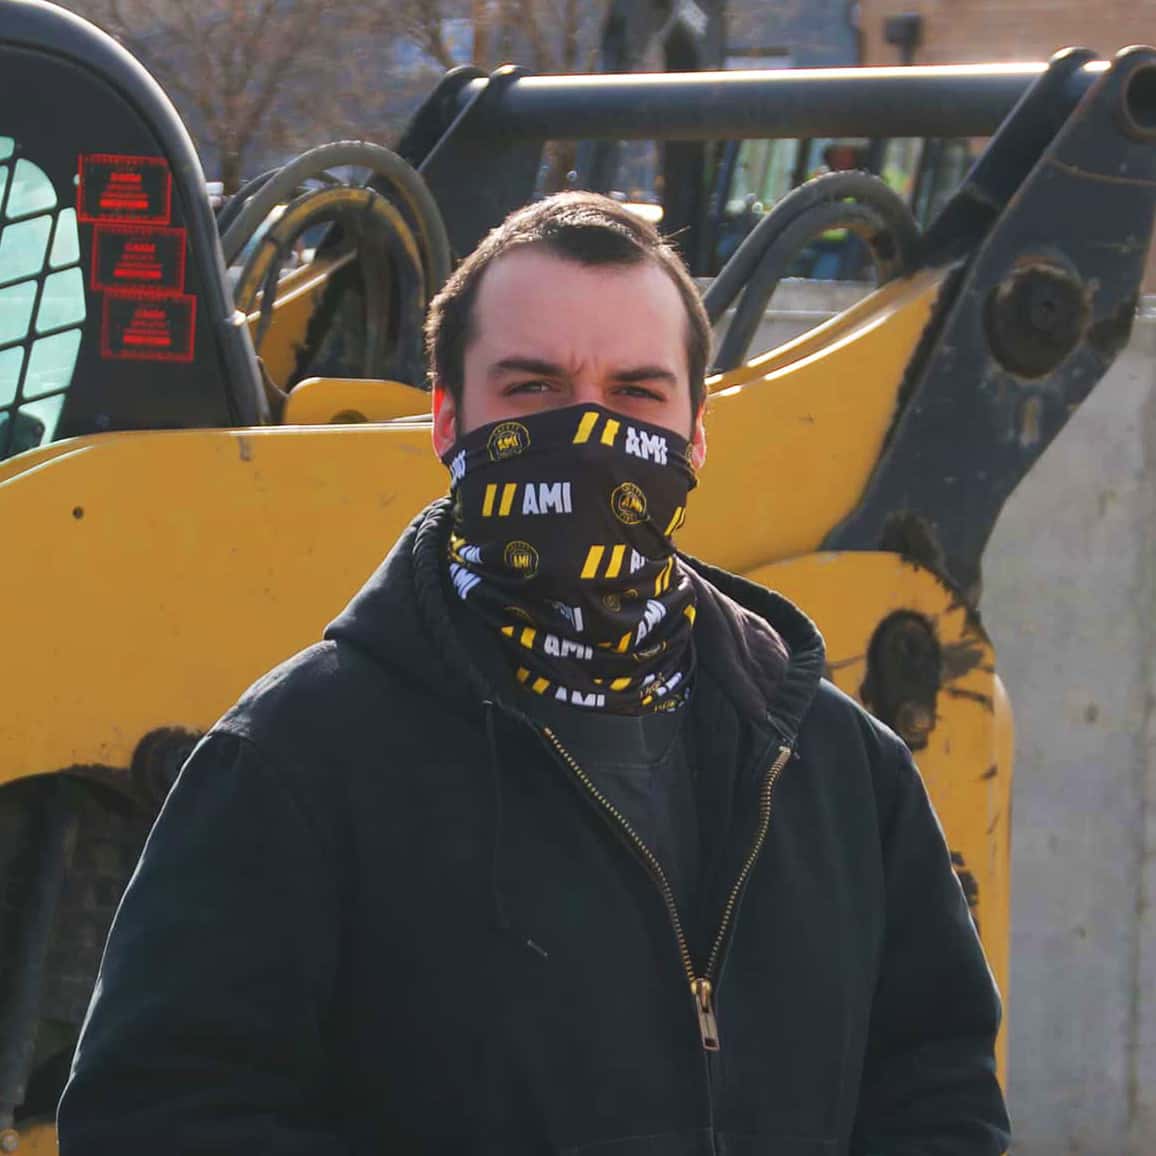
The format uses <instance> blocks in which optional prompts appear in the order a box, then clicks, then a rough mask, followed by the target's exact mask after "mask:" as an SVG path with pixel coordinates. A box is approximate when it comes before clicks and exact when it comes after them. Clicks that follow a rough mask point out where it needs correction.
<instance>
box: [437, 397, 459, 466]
mask: <svg viewBox="0 0 1156 1156" xmlns="http://www.w3.org/2000/svg"><path fill="white" fill-rule="evenodd" d="M457 440H458V407H457V403H456V402H455V401H454V399H453V395H452V394H451V393H450V392H449V390H448V389H445V388H444V387H443V386H441V385H439V384H438V383H437V382H436V381H435V382H434V386H433V447H434V453H435V454H437V456H438V457H439V458H444V457H445V456H446V454H447V453H449V450H450V447H451V446H452V445H453V444H454V442H456V441H457Z"/></svg>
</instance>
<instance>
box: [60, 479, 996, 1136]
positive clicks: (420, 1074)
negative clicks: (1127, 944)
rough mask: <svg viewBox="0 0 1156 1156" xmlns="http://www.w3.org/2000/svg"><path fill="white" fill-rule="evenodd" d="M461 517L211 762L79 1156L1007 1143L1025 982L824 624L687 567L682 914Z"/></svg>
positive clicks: (138, 959)
mask: <svg viewBox="0 0 1156 1156" xmlns="http://www.w3.org/2000/svg"><path fill="white" fill-rule="evenodd" d="M448 530H449V518H448V509H447V506H446V504H445V503H444V502H440V503H435V504H434V505H433V506H431V507H430V508H429V509H427V510H426V511H424V512H423V513H422V514H421V515H420V516H419V517H418V518H417V519H416V520H415V522H414V523H413V525H412V526H411V527H410V529H409V530H408V531H407V533H406V534H405V535H403V537H402V538H401V540H400V541H399V542H398V544H397V546H396V547H395V548H394V550H393V551H392V552H391V554H390V555H389V557H388V558H387V559H386V560H385V562H384V563H383V565H382V567H381V568H380V569H379V570H378V572H377V573H376V574H375V575H374V577H373V578H372V579H371V580H370V582H369V583H368V584H367V586H366V587H365V588H364V589H363V590H362V592H361V593H360V594H359V595H358V596H357V597H356V598H355V599H354V601H353V602H352V603H351V605H350V606H349V608H348V609H347V610H346V611H345V613H344V614H342V615H341V617H340V618H338V619H337V621H336V622H335V623H333V624H332V626H331V627H330V628H329V630H328V631H327V632H326V641H324V642H323V643H321V644H319V645H317V646H315V647H312V648H310V649H309V650H306V651H304V652H303V653H301V654H299V655H298V656H296V657H295V658H293V659H292V660H290V661H289V662H288V663H286V664H285V665H283V666H281V667H279V668H278V669H277V670H275V671H273V672H272V673H271V674H269V675H268V676H266V677H265V678H264V679H262V680H261V681H260V682H258V683H257V684H256V685H255V686H254V687H253V688H251V690H250V691H249V692H247V693H246V695H245V696H244V697H243V698H242V699H241V700H240V702H239V703H238V704H237V706H236V707H235V708H234V709H233V710H232V711H230V712H229V713H228V714H227V715H226V716H225V717H224V718H223V719H222V720H221V721H220V722H219V723H218V724H217V725H216V726H215V727H214V728H213V729H212V730H211V731H210V733H209V734H208V735H207V736H206V737H205V738H204V740H203V741H202V742H201V744H200V745H199V747H198V748H197V750H196V751H195V752H194V754H193V756H192V757H191V758H190V760H189V762H188V763H187V764H186V765H185V767H184V769H183V770H182V772H181V775H180V777H179V779H178V781H177V783H176V785H175V787H174V788H173V791H172V792H171V794H170V796H169V798H168V800H167V801H166V803H165V806H164V808H163V809H162V812H161V815H160V817H159V819H158V821H157V824H156V826H155V828H154V830H153V832H152V834H151V836H150V838H149V841H148V844H147V845H146V848H145V851H144V854H143V855H142V858H141V861H140V864H139V866H138V868H137V871H136V873H135V875H134V877H133V879H132V881H131V883H130V884H129V887H128V889H127V891H126V894H125V897H124V899H123V901H122V904H121V907H120V909H119V911H118V913H117V916H116V919H115V920H114V923H113V926H112V930H111V932H110V937H109V942H108V946H107V949H106V953H105V958H104V962H103V965H102V968H101V974H100V978H99V980H98V983H97V988H96V991H95V994H94V997H93V1003H92V1006H91V1008H90V1012H89V1016H88V1019H87V1021H86V1023H85V1026H84V1029H83V1031H82V1034H81V1039H80V1043H79V1045H78V1049H77V1054H76V1058H75V1061H74V1066H73V1072H72V1077H71V1080H70V1082H69V1085H68V1087H67V1089H66V1091H65V1094H64V1098H63V1100H62V1102H61V1106H60V1114H59V1136H60V1142H61V1152H62V1156H106V1154H107V1156H114V1154H115V1156H146V1154H147V1156H155V1153H157V1152H164V1153H166V1154H167V1156H185V1154H187V1156H193V1154H194V1153H196V1154H198V1156H200V1154H203V1153H239V1152H245V1153H270V1154H274V1153H275V1154H276V1156H297V1154H300V1156H305V1154H306V1153H308V1154H309V1156H370V1154H373V1156H378V1154H384V1153H390V1154H391V1156H392V1154H395V1153H433V1152H436V1153H495V1154H496V1153H567V1154H572V1156H579V1154H583V1156H585V1154H590V1156H594V1154H597V1156H658V1154H662V1156H691V1154H694V1156H707V1154H712V1156H718V1154H727V1156H731V1154H733V1156H745V1154H748V1153H749V1154H752V1156H753V1154H755V1153H766V1154H774V1156H838V1154H843V1153H848V1154H854V1156H915V1154H917V1153H918V1154H919V1156H930V1154H935V1156H965V1154H966V1156H973V1154H974V1156H988V1154H990V1156H996V1154H997V1153H1000V1152H1002V1151H1004V1149H1005V1147H1006V1143H1007V1139H1008V1133H1007V1118H1006V1114H1005V1111H1004V1107H1003V1100H1002V1097H1001V1095H1000V1091H999V1087H998V1085H997V1083H996V1079H995V1073H994V1062H993V1043H994V1037H995V1033H996V1029H997V1026H998V1020H999V1003H998V998H997V995H996V992H995V988H994V985H993V983H992V979H991V975H990V972H989V970H988V968H987V965H986V963H985V961H984V958H983V953H982V951H981V949H980V946H979V943H978V940H977V938H976V935H975V930H974V927H973V925H972V922H971V919H970V916H969V913H968V909H967V905H966V902H965V900H964V897H963V894H962V892H961V890H960V887H959V885H958V882H957V881H956V879H955V876H954V874H953V872H952V870H951V865H950V860H949V854H948V850H947V847H946V845H945V843H944V840H943V836H942V833H941V831H940V829H939V826H938V824H937V822H936V820H935V817H934V814H933V813H932V810H931V808H930V805H929V803H928V799H927V795H926V792H925V790H924V788H923V785H922V783H921V781H920V779H919V776H918V773H917V772H916V770H915V768H914V766H913V764H912V762H911V759H910V756H909V755H908V753H907V750H906V748H905V747H904V746H903V744H902V743H901V742H900V741H899V740H898V739H897V738H896V737H895V736H894V735H893V734H892V733H891V732H890V731H888V730H887V729H886V728H884V727H883V726H881V725H880V724H879V723H878V722H876V721H875V720H873V719H871V718H870V716H868V715H867V714H866V713H865V712H864V711H862V710H861V709H860V708H859V707H858V706H856V705H855V704H854V703H853V702H852V701H851V700H850V699H848V698H847V697H845V696H844V695H842V694H841V693H840V692H839V691H837V690H836V689H835V688H834V687H833V686H831V685H830V684H829V683H827V682H825V681H823V680H822V679H821V677H820V675H821V671H822V669H823V647H822V641H821V639H820V637H819V635H818V633H817V631H816V630H815V629H814V627H813V626H812V625H811V623H810V622H809V621H808V620H807V619H806V617H805V616H804V615H803V614H802V613H800V612H799V611H798V610H797V609H795V608H794V607H792V606H791V605H790V604H789V603H787V602H786V601H785V600H784V599H782V598H780V597H778V596H777V595H774V594H772V593H770V592H769V591H766V590H765V589H762V588H761V587H757V586H754V585H752V584H751V583H748V582H745V581H743V580H741V579H738V578H735V577H734V576H732V575H727V574H725V573H723V572H721V571H718V570H714V569H712V568H710V567H707V566H704V565H702V564H701V563H697V562H694V561H692V560H686V564H687V565H688V567H689V568H690V573H691V574H692V576H693V580H694V582H695V596H696V600H697V606H698V617H697V619H696V623H695V644H696V654H697V662H698V669H697V672H696V685H695V693H694V696H693V697H692V700H691V705H690V707H689V708H688V709H693V711H694V712H695V723H694V725H695V729H696V733H698V734H700V735H704V736H710V738H709V743H708V744H706V747H705V749H703V750H701V751H700V752H699V758H700V763H701V769H700V773H699V775H698V776H697V780H696V784H697V785H696V790H697V792H698V795H697V799H696V802H697V810H698V820H699V825H700V828H701V830H702V832H703V846H704V847H709V848H710V853H709V854H707V855H706V856H705V859H704V862H703V863H701V864H700V871H699V879H698V885H697V887H696V901H695V904H694V907H695V910H694V911H692V912H686V911H679V910H678V907H677V903H672V902H671V901H670V896H669V891H670V888H669V887H667V888H666V889H665V890H664V888H663V886H662V873H661V870H657V871H656V869H655V865H654V864H652V863H651V862H649V861H648V859H647V857H646V855H645V847H643V848H640V847H639V846H638V845H637V844H636V842H635V841H634V840H633V839H632V838H631V832H630V829H629V826H628V824H627V825H625V826H624V824H623V823H621V822H619V821H618V820H617V819H616V818H615V817H614V815H613V814H612V813H611V812H610V810H608V808H607V806H606V805H605V804H606V800H605V799H604V798H603V799H600V798H599V792H598V791H597V789H596V788H595V789H594V790H591V784H590V783H589V782H588V781H583V773H582V771H581V767H580V766H577V767H576V766H575V765H572V763H573V759H572V757H568V752H567V751H566V750H565V748H564V746H563V747H562V748H561V749H559V743H558V741H557V738H556V736H552V732H550V731H549V730H548V728H543V726H542V725H541V724H540V723H537V722H535V721H533V720H531V719H530V718H528V717H527V716H526V715H525V714H524V713H523V712H522V710H521V709H520V706H519V700H518V698H517V696H516V694H514V693H513V689H514V688H511V687H510V686H508V685H506V684H505V683H504V681H503V679H502V678H501V676H500V675H498V674H496V673H494V672H486V671H484V670H483V667H480V666H479V665H478V663H477V661H476V660H475V654H474V646H473V643H472V642H471V639H470V636H469V633H468V631H463V630H462V629H460V628H458V627H456V626H455V624H454V620H453V619H452V618H451V615H450V612H449V608H450V603H449V601H448V598H449V597H450V596H449V595H447V591H446V586H445V578H444V575H443V572H442V559H443V558H444V551H445V541H446V536H447V534H448ZM483 666H484V664H483ZM692 979H695V980H701V979H708V980H709V984H710V998H709V1006H710V1012H711V1016H712V1017H713V1021H714V1022H713V1024H712V1025H711V1026H712V1030H713V1032H714V1034H715V1036H716V1037H717V1041H718V1047H717V1050H708V1047H707V1046H704V1044H705V1043H706V1042H707V1035H708V1033H707V1031H706V1028H705V1027H704V1017H703V1014H702V1004H701V1002H700V999H699V997H698V996H697V995H695V994H693V993H692V990H691V980H692ZM699 990H700V991H701V988H700V989H699Z"/></svg>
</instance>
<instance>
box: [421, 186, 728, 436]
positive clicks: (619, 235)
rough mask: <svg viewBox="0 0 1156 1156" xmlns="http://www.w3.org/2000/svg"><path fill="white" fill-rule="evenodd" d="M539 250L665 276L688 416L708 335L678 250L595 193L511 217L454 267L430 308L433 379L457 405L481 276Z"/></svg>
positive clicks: (697, 393) (557, 198) (702, 393)
mask: <svg viewBox="0 0 1156 1156" xmlns="http://www.w3.org/2000/svg"><path fill="white" fill-rule="evenodd" d="M525 245H540V246H542V247H543V248H545V249H547V250H549V251H550V252H551V253H555V254H557V255H558V256H559V257H562V258H564V259H566V260H568V261H575V262H577V263H578V264H580V265H637V264H639V263H640V262H642V261H654V262H655V264H657V265H659V266H660V267H661V268H662V269H664V270H665V271H666V273H667V275H668V276H669V277H670V279H671V280H672V281H673V282H674V284H675V287H676V288H677V289H678V292H679V295H680V296H681V297H682V302H683V304H684V305H685V306H686V320H687V325H686V361H687V371H688V375H689V379H690V399H691V406H692V412H694V413H696V414H697V413H698V411H699V409H700V408H701V406H702V403H703V401H704V400H705V397H706V384H705V379H706V367H707V363H708V362H709V360H710V348H711V328H710V322H709V321H708V320H707V316H706V311H705V310H704V309H703V307H702V299H701V298H700V297H699V292H698V287H697V286H696V285H695V283H694V279H693V278H692V277H691V275H690V273H689V272H688V271H687V268H686V266H685V265H684V264H683V261H682V258H681V257H680V256H679V255H678V253H677V251H676V250H675V249H674V248H673V246H671V245H670V243H669V242H667V241H665V240H664V239H663V238H662V236H661V235H660V234H659V232H658V230H657V229H656V228H655V227H654V226H653V225H651V224H650V223H649V222H648V221H645V220H643V219H642V218H641V217H640V216H638V215H637V214H636V213H633V212H631V211H630V210H629V209H627V208H626V207H625V206H623V205H621V204H619V203H618V202H617V201H613V200H611V199H610V198H609V197H604V196H601V195H600V194H598V193H585V192H567V193H557V194H556V195H554V196H552V197H547V198H546V199H545V200H543V201H538V202H536V203H535V204H532V205H527V206H526V207H525V208H523V209H517V210H515V211H514V212H513V213H511V214H510V215H509V216H508V217H507V218H506V219H505V220H504V221H503V222H502V223H501V224H500V225H499V226H498V227H497V228H496V229H492V230H491V231H490V233H489V234H488V235H487V236H486V237H485V238H484V239H483V240H482V242H481V244H479V245H478V247H477V248H476V249H475V250H474V251H473V252H472V253H471V254H470V255H469V256H468V257H466V259H465V260H464V261H463V262H462V263H461V264H460V265H459V266H458V267H457V269H456V270H455V271H454V273H453V275H452V276H451V277H450V279H449V280H448V281H447V282H446V283H445V286H444V287H443V288H442V290H441V292H440V293H438V295H437V296H436V297H435V298H434V299H433V301H432V302H431V303H430V308H429V315H428V316H427V318H426V323H425V342H426V355H427V357H428V359H429V366H430V372H431V374H432V376H433V378H434V380H435V381H436V382H437V383H438V384H439V385H440V386H442V387H443V388H444V389H446V390H447V391H448V392H449V394H450V396H451V397H452V398H453V399H454V401H455V402H457V403H458V404H459V405H460V404H461V398H462V386H463V379H464V377H465V355H466V346H467V345H468V344H469V342H470V339H471V338H472V336H473V333H472V328H471V326H472V315H473V306H474V300H475V298H476V297H477V295H478V287H479V286H480V285H481V281H482V276H483V275H484V273H485V271H486V269H487V268H488V267H489V266H490V264H491V263H492V262H493V261H494V260H495V259H496V258H498V257H500V256H501V255H502V254H503V253H508V252H510V250H511V249H516V248H520V247H522V246H525Z"/></svg>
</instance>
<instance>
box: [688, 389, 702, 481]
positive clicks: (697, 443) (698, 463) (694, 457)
mask: <svg viewBox="0 0 1156 1156" xmlns="http://www.w3.org/2000/svg"><path fill="white" fill-rule="evenodd" d="M705 416H706V406H705V405H700V406H699V407H698V413H697V415H696V416H695V419H694V429H693V430H692V431H691V435H690V464H691V465H692V466H694V468H695V472H696V473H697V472H698V471H699V470H701V469H702V467H703V466H704V465H705V464H706V426H705V425H704V424H703V418H704V417H705Z"/></svg>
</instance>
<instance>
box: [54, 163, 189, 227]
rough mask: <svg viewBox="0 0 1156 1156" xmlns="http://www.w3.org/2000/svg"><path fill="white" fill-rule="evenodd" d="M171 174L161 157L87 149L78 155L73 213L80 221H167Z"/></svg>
mask: <svg viewBox="0 0 1156 1156" xmlns="http://www.w3.org/2000/svg"><path fill="white" fill-rule="evenodd" d="M172 200H173V177H172V172H171V171H170V170H169V166H168V164H167V162H166V161H165V160H164V158H163V157H133V156H121V155H119V154H113V153H88V154H85V155H82V156H81V157H80V181H79V187H78V189H77V196H76V214H77V217H78V218H79V219H80V220H82V221H89V222H99V221H134V222H136V223H137V224H141V225H167V224H168V223H169V218H170V216H171V215H172Z"/></svg>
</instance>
